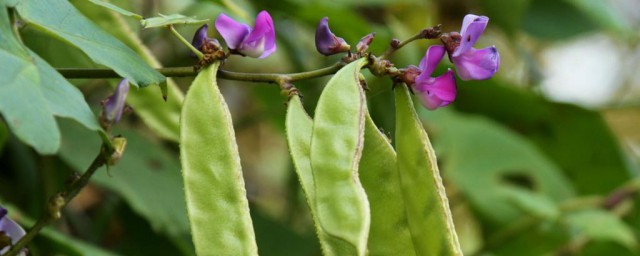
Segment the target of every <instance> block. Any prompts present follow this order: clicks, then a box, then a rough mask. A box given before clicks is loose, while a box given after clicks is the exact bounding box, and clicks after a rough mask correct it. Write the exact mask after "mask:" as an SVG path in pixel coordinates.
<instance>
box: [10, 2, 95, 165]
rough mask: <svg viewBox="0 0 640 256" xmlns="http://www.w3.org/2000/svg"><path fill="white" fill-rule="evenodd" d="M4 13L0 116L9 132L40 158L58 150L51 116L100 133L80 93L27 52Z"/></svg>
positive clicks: (34, 55) (55, 131) (45, 64)
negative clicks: (32, 149) (77, 123)
mask: <svg viewBox="0 0 640 256" xmlns="http://www.w3.org/2000/svg"><path fill="white" fill-rule="evenodd" d="M9 26H10V25H9V18H8V15H7V12H6V9H4V8H2V10H0V43H2V44H0V60H1V61H0V62H1V63H3V64H4V65H7V68H4V69H2V70H1V71H0V76H1V77H0V83H1V85H0V101H1V102H0V112H1V113H2V114H3V116H4V117H5V119H6V120H7V123H8V125H9V127H11V130H12V131H13V132H14V133H15V134H16V135H17V136H18V138H20V139H21V140H22V141H24V142H25V143H27V144H29V145H31V146H33V147H34V148H35V149H36V151H38V152H39V153H41V154H53V153H55V152H56V151H57V150H58V147H59V146H60V132H59V130H58V127H57V125H56V123H55V120H54V118H53V115H56V116H61V117H68V118H71V119H74V120H76V121H78V122H80V123H81V124H83V125H84V126H85V127H87V128H88V129H91V130H94V131H101V128H100V126H99V125H98V122H97V121H96V118H95V116H94V115H93V113H92V112H91V110H90V109H89V106H87V103H86V102H85V100H84V97H83V96H82V93H81V92H80V91H79V90H78V89H77V88H75V87H74V86H73V85H71V84H70V83H69V82H68V81H67V80H65V79H64V78H63V77H62V76H61V75H60V74H58V73H57V72H56V71H55V69H53V68H52V67H51V66H50V65H49V64H48V63H47V62H45V61H44V60H42V59H41V58H40V57H39V56H38V55H36V54H35V53H33V52H27V51H26V49H25V48H24V47H23V46H22V45H21V44H20V42H19V41H18V40H17V39H16V38H15V37H14V36H13V34H12V32H11V29H10V28H9Z"/></svg>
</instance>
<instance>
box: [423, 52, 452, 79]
mask: <svg viewBox="0 0 640 256" xmlns="http://www.w3.org/2000/svg"><path fill="white" fill-rule="evenodd" d="M445 52H446V49H445V48H444V46H442V45H432V46H429V49H427V52H426V53H425V54H424V57H423V58H422V60H421V61H420V65H419V66H418V68H419V69H420V70H422V73H420V75H421V76H422V75H424V76H426V77H430V76H431V74H432V73H433V70H434V69H435V68H436V66H438V63H440V60H442V57H444V53H445Z"/></svg>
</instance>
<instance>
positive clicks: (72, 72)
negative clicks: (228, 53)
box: [57, 62, 345, 83]
mask: <svg viewBox="0 0 640 256" xmlns="http://www.w3.org/2000/svg"><path fill="white" fill-rule="evenodd" d="M344 65H345V63H344V62H337V63H335V64H333V65H331V66H328V67H325V68H321V69H316V70H311V71H306V72H300V73H243V72H233V71H226V70H220V71H218V78H222V79H228V80H237V81H247V82H266V83H279V82H283V81H284V82H295V81H298V80H303V79H309V78H315V77H321V76H326V75H330V74H334V73H336V72H338V70H340V68H342V67H343V66H344ZM156 70H157V71H158V72H160V73H161V74H163V75H164V76H166V77H190V76H196V75H197V74H198V72H196V71H195V70H193V67H173V68H159V69H156ZM57 71H58V72H59V73H60V74H62V76H64V77H65V78H70V79H73V78H120V77H121V76H120V75H118V73H116V72H115V71H113V70H111V69H89V68H59V69H57Z"/></svg>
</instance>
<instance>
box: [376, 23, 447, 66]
mask: <svg viewBox="0 0 640 256" xmlns="http://www.w3.org/2000/svg"><path fill="white" fill-rule="evenodd" d="M440 27H441V25H437V26H434V27H430V28H425V29H423V30H422V31H420V33H418V34H415V35H413V36H412V37H410V38H408V39H407V40H404V41H402V42H398V41H397V39H394V41H395V42H392V43H391V46H389V48H387V50H386V51H385V52H384V53H383V54H382V55H380V59H381V60H386V59H388V58H389V57H391V55H393V53H394V52H396V51H397V50H398V49H400V48H402V47H404V46H405V45H407V44H409V43H411V42H413V41H415V40H419V39H437V38H440V34H441V33H440Z"/></svg>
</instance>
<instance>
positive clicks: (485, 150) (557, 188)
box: [420, 109, 574, 225]
mask: <svg viewBox="0 0 640 256" xmlns="http://www.w3.org/2000/svg"><path fill="white" fill-rule="evenodd" d="M420 114H421V116H422V117H423V118H424V120H425V122H426V123H428V124H429V127H432V128H433V133H432V134H435V135H436V136H437V137H436V138H437V140H436V142H437V144H436V145H437V146H438V149H439V151H438V152H439V153H440V154H441V156H443V157H442V158H441V160H442V161H441V162H442V163H443V166H446V168H447V169H446V172H445V176H446V177H447V178H448V179H449V180H450V181H451V182H452V183H453V184H455V185H456V187H458V188H460V192H462V194H463V195H464V196H465V198H467V199H468V200H469V201H470V202H471V204H472V205H473V206H474V208H475V209H476V210H477V211H478V213H480V214H481V215H483V217H485V220H487V221H489V222H490V223H492V224H494V225H495V224H508V223H510V222H512V221H515V220H516V219H517V218H518V217H520V216H522V215H523V214H525V212H523V211H522V208H521V207H519V206H517V205H516V204H514V201H513V198H511V197H510V196H508V195H507V193H505V189H508V188H510V187H511V186H516V187H518V188H521V189H527V190H530V191H531V192H532V193H538V194H540V195H541V196H545V197H547V198H549V199H551V200H552V201H553V202H555V203H559V202H562V201H564V200H567V199H569V198H571V197H572V196H573V195H574V192H573V188H572V185H571V183H570V182H569V181H568V180H567V179H566V178H565V177H564V176H563V175H562V172H561V170H560V169H559V168H558V167H557V166H556V165H555V164H554V163H553V162H552V161H550V160H549V159H547V158H546V157H545V156H544V155H543V154H542V153H541V152H540V151H539V150H538V149H537V148H536V147H535V146H534V145H533V144H532V143H530V142H529V141H527V140H526V139H525V138H523V137H522V136H520V135H518V134H516V133H514V132H512V131H510V130H508V129H506V128H505V127H502V126H500V125H499V124H496V123H495V122H492V121H491V120H488V119H486V118H483V117H481V116H469V115H462V114H458V113H455V112H453V111H452V110H451V109H438V111H427V110H422V111H421V113H420Z"/></svg>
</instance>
